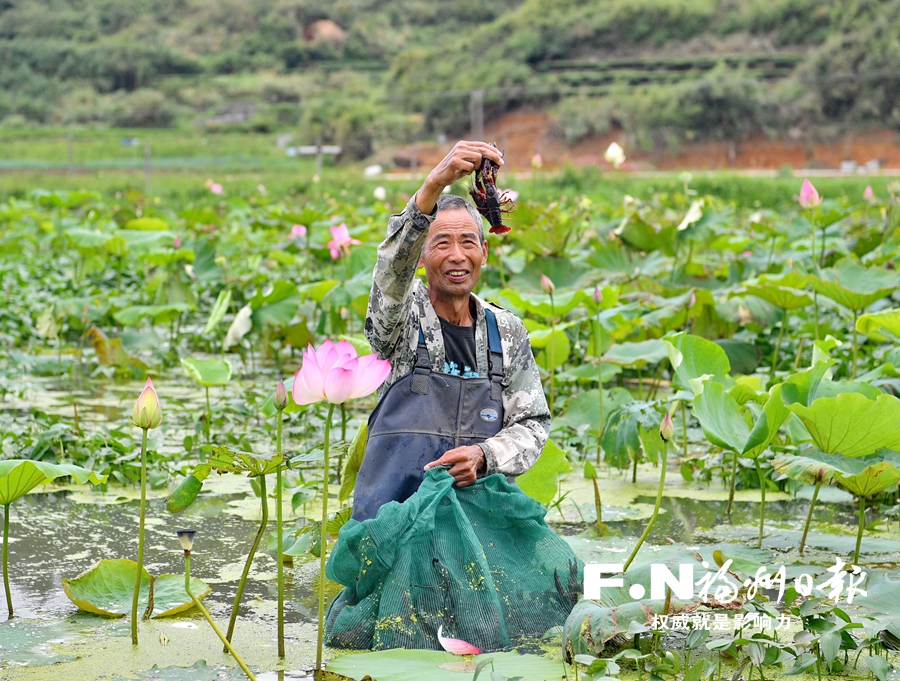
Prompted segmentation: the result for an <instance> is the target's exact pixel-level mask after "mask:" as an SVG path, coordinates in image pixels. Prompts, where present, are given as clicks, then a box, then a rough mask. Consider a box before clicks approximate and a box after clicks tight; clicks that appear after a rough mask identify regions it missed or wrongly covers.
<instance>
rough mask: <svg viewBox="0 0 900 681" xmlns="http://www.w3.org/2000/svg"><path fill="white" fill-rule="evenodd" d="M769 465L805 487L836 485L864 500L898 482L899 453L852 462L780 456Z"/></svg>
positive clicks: (820, 455) (815, 456)
mask: <svg viewBox="0 0 900 681" xmlns="http://www.w3.org/2000/svg"><path fill="white" fill-rule="evenodd" d="M772 465H773V466H774V467H775V469H776V470H777V471H779V472H781V473H784V474H785V475H786V476H788V477H789V478H791V479H792V480H797V481H799V482H802V483H804V484H806V485H815V484H818V483H820V482H821V483H822V484H823V485H827V484H830V483H831V482H836V483H838V484H839V485H840V486H841V487H843V488H844V489H846V490H847V491H848V492H850V493H851V494H855V495H857V496H862V497H867V498H870V497H873V496H875V495H876V494H878V493H879V492H883V491H884V490H886V489H887V488H889V487H891V486H892V485H895V484H897V483H898V482H900V452H892V451H890V450H884V451H881V452H878V453H876V454H872V455H870V456H860V457H857V458H854V459H848V458H847V457H845V456H841V455H840V454H825V453H823V452H816V451H810V452H806V453H805V454H803V455H802V456H791V455H789V454H782V455H780V456H778V457H776V458H775V460H774V461H773V462H772Z"/></svg>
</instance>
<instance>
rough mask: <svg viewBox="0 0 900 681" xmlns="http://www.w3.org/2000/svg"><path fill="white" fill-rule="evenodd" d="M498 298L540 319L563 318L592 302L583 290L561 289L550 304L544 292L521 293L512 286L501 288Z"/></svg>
mask: <svg viewBox="0 0 900 681" xmlns="http://www.w3.org/2000/svg"><path fill="white" fill-rule="evenodd" d="M498 299H499V301H500V304H501V305H504V306H509V307H512V308H515V309H516V310H519V311H521V312H522V313H530V314H533V315H535V316H537V317H540V318H541V319H550V318H551V317H556V318H557V319H563V318H565V317H566V316H567V315H568V314H569V313H570V312H571V311H572V310H574V309H575V308H576V307H581V306H587V305H588V304H589V303H592V302H593V301H592V300H591V297H590V296H589V295H588V294H587V293H585V292H584V291H582V290H580V289H578V290H575V291H561V292H559V293H557V294H554V296H553V304H552V305H551V304H550V296H549V295H547V294H546V293H543V294H542V293H522V292H520V291H517V290H516V289H513V288H505V289H503V290H502V291H501V292H500V294H499V296H498Z"/></svg>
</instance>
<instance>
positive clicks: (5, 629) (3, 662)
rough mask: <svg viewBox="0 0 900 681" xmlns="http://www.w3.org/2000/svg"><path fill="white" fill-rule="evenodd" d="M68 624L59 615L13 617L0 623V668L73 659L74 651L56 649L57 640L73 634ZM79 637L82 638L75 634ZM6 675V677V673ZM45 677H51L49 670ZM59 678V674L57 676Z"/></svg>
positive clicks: (33, 665) (41, 664) (65, 639)
mask: <svg viewBox="0 0 900 681" xmlns="http://www.w3.org/2000/svg"><path fill="white" fill-rule="evenodd" d="M73 633H75V632H73V630H72V626H71V624H70V623H69V622H68V621H66V620H63V619H62V618H56V619H53V620H39V619H22V618H21V617H14V618H12V619H7V620H6V621H5V622H2V623H0V641H3V643H2V645H0V669H5V670H8V668H10V667H13V666H15V667H38V666H41V667H43V666H46V665H51V664H59V663H60V662H72V661H74V660H76V659H78V658H77V657H76V656H75V655H70V654H61V653H57V652H55V651H57V650H59V649H60V647H59V646H58V645H57V644H58V643H59V642H60V641H66V643H68V642H69V641H70V640H71V639H72V638H73V636H72V634H73ZM78 638H82V637H81V635H80V634H79V635H78ZM6 678H9V677H8V676H7V677H6ZM44 678H54V677H53V676H52V675H51V674H46V675H44ZM57 678H58V677H57Z"/></svg>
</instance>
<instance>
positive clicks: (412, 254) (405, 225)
mask: <svg viewBox="0 0 900 681" xmlns="http://www.w3.org/2000/svg"><path fill="white" fill-rule="evenodd" d="M433 220H434V215H424V214H423V213H422V211H420V210H419V207H418V206H417V205H416V198H415V196H413V198H411V199H410V200H409V203H407V204H406V208H404V209H403V212H402V213H400V214H399V215H392V216H391V219H390V221H389V222H388V233H387V238H386V239H385V240H384V241H382V242H381V244H380V245H379V246H378V260H377V262H376V263H375V272H374V275H373V278H374V281H373V283H372V293H371V295H370V296H369V308H368V310H367V312H366V338H367V339H368V341H369V344H370V345H371V346H372V350H373V351H374V352H376V353H378V356H379V357H381V358H383V359H388V358H390V357H391V355H392V353H393V352H394V349H395V347H396V345H397V341H398V340H399V339H400V336H401V335H402V331H403V328H404V326H405V323H406V320H407V319H408V317H409V313H410V307H411V306H412V292H413V283H414V281H415V277H416V265H417V264H418V262H419V256H420V255H421V253H422V247H423V246H424V244H425V236H426V234H428V227H429V226H430V225H431V223H432V221H433Z"/></svg>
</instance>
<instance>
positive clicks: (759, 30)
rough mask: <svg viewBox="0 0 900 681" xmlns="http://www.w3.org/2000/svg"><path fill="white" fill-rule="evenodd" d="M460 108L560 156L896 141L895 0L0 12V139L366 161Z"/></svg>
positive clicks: (131, 1)
mask: <svg viewBox="0 0 900 681" xmlns="http://www.w3.org/2000/svg"><path fill="white" fill-rule="evenodd" d="M472 90H484V115H485V118H486V120H488V121H490V120H492V119H496V118H497V117H499V116H501V115H503V114H507V113H509V112H512V111H516V110H519V109H522V108H527V109H529V110H540V111H543V112H545V114H546V115H547V116H548V117H549V118H550V120H551V122H552V124H553V130H554V134H555V135H557V136H558V137H559V138H560V139H561V140H562V141H563V142H564V143H566V144H569V145H576V144H578V143H579V142H581V141H582V140H584V139H585V138H588V137H591V136H597V135H600V136H602V135H604V134H608V133H609V132H610V131H616V132H624V133H625V134H627V135H629V136H630V138H631V140H632V142H633V145H634V146H638V147H642V148H644V149H647V150H652V149H669V150H672V149H677V148H678V147H679V146H681V145H683V144H685V143H689V142H696V141H709V142H713V141H718V142H727V143H739V142H741V141H742V140H746V139H749V138H751V137H756V138H758V137H760V136H768V137H771V138H780V139H789V140H795V141H796V140H804V141H807V142H808V143H813V142H815V141H819V140H827V139H835V138H838V137H839V136H842V135H845V134H846V133H847V132H848V131H857V130H859V131H865V130H869V129H895V130H896V129H900V0H743V1H741V0H604V2H595V3H582V2H578V1H576V0H494V1H493V2H490V3H482V2H476V1H475V0H461V1H458V2H454V3H435V2H428V1H427V0H338V1H337V2H328V3H326V2H324V1H321V0H255V1H254V2H253V3H248V2H245V1H243V0H152V1H145V0H0V125H2V126H4V127H13V126H32V125H36V124H37V125H54V126H61V125H62V126H72V125H76V126H84V125H103V126H119V127H130V128H133V127H168V126H180V127H184V126H191V125H199V126H202V127H203V128H204V129H205V130H209V131H214V130H216V129H222V128H230V129H233V128H239V129H247V130H249V131H265V132H282V131H284V132H294V133H296V134H297V135H298V136H299V137H302V138H305V139H316V138H319V139H321V140H323V141H325V142H338V143H340V144H343V145H344V146H345V148H346V149H347V151H348V153H349V155H350V156H352V157H357V158H363V157H367V156H369V155H370V154H371V153H372V152H373V151H375V150H377V149H378V148H380V147H383V146H386V145H392V144H397V143H407V142H409V141H411V140H414V139H429V138H430V139H433V138H434V136H435V135H440V134H445V135H448V136H454V135H457V134H461V133H464V132H465V131H466V130H467V129H468V125H469V117H470V92H471V91H472ZM235 105H238V106H235Z"/></svg>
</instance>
